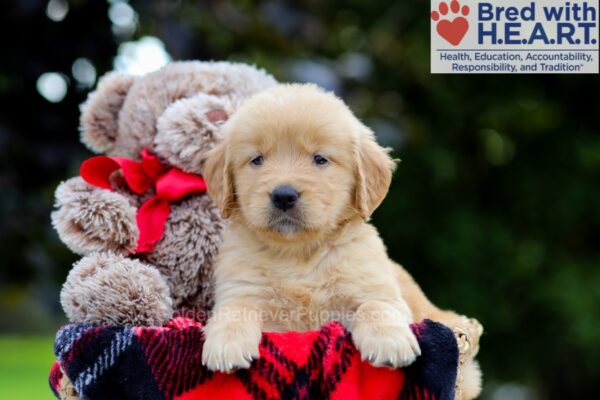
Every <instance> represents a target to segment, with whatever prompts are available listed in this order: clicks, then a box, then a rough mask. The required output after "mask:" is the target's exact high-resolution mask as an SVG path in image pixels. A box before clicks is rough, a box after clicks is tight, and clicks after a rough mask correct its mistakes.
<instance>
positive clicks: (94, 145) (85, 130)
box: [80, 72, 135, 153]
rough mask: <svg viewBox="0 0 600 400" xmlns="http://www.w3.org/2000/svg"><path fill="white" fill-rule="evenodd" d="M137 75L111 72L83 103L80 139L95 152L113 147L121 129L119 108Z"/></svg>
mask: <svg viewBox="0 0 600 400" xmlns="http://www.w3.org/2000/svg"><path fill="white" fill-rule="evenodd" d="M134 80H135V77H133V76H130V75H125V74H122V73H120V72H110V73H108V74H106V75H104V77H102V78H101V79H100V81H99V83H98V87H97V88H96V90H95V91H94V92H92V93H90V95H89V96H88V99H87V100H86V101H85V103H83V104H82V105H81V119H80V130H81V141H82V142H83V144H85V145H86V146H87V147H88V148H89V149H90V150H92V151H93V152H96V153H109V152H111V151H112V150H113V148H114V145H115V141H116V139H117V135H118V131H119V111H121V108H122V107H123V103H124V101H125V98H126V97H127V93H128V92H129V88H131V85H132V84H133V82H134Z"/></svg>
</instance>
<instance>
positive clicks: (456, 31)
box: [435, 17, 469, 46]
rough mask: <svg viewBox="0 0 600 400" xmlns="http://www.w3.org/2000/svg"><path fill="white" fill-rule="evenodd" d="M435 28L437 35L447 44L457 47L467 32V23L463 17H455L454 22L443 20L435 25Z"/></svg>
mask: <svg viewBox="0 0 600 400" xmlns="http://www.w3.org/2000/svg"><path fill="white" fill-rule="evenodd" d="M435 28H436V30H437V33H439V34H440V36H441V37H443V38H444V39H446V40H447V41H448V43H450V44H452V45H453V46H457V45H458V44H459V43H460V41H461V40H462V39H463V37H465V34H466V33H467V30H469V22H468V21H467V20H466V19H465V18H463V17H457V18H455V19H454V21H448V20H447V19H443V20H441V21H440V22H438V23H437V25H436V27H435Z"/></svg>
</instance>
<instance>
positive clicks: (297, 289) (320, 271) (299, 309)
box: [258, 254, 352, 331]
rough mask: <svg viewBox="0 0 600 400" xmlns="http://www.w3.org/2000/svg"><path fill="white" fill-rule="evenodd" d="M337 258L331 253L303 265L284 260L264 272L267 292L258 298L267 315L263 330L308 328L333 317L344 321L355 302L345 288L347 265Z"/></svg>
mask: <svg viewBox="0 0 600 400" xmlns="http://www.w3.org/2000/svg"><path fill="white" fill-rule="evenodd" d="M335 261H336V259H335V257H334V256H332V255H331V254H327V255H324V256H323V257H321V258H317V259H316V260H311V261H308V262H307V263H305V264H304V265H298V264H297V263H292V262H291V261H286V260H284V259H282V260H280V261H279V262H276V263H275V264H276V265H273V264H272V265H270V266H269V270H268V271H266V270H265V271H261V275H262V276H263V279H264V281H263V284H264V286H263V287H264V288H265V291H264V294H263V295H262V296H260V297H259V299H258V301H259V308H260V309H261V310H263V311H264V312H265V314H266V319H265V320H264V321H263V329H264V330H267V331H288V330H296V331H307V330H313V329H319V328H320V327H321V326H322V325H323V324H324V323H325V322H328V321H332V320H336V321H340V322H345V316H346V314H347V312H348V311H349V310H348V308H351V307H349V306H350V305H351V303H352V301H351V299H350V296H349V295H348V292H347V291H345V290H344V288H345V287H346V286H347V283H346V279H345V278H344V274H343V269H344V265H339V264H338V265H336V264H335ZM277 264H279V265H277Z"/></svg>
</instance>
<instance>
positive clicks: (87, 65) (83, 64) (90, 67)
mask: <svg viewBox="0 0 600 400" xmlns="http://www.w3.org/2000/svg"><path fill="white" fill-rule="evenodd" d="M71 73H72V74H73V78H75V80H76V81H77V83H79V84H80V85H81V86H84V87H92V86H94V83H95V82H96V68H95V67H94V64H92V62H91V61H90V60H88V59H87V58H78V59H77V60H75V62H74V63H73V66H72V67H71Z"/></svg>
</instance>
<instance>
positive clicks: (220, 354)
mask: <svg viewBox="0 0 600 400" xmlns="http://www.w3.org/2000/svg"><path fill="white" fill-rule="evenodd" d="M224 130H225V131H224V133H225V140H224V141H223V142H222V143H221V144H220V145H218V146H217V147H216V148H214V149H213V150H212V151H211V152H210V153H209V154H208V156H207V160H206V164H205V168H204V176H205V178H206V180H207V182H208V188H209V189H208V190H209V193H210V194H211V196H212V197H213V199H214V200H215V203H216V204H217V205H218V206H219V208H220V209H221V210H222V212H223V214H224V215H225V216H226V217H229V219H230V224H229V226H228V227H227V228H226V229H225V232H224V242H223V244H222V246H221V249H220V255H219V258H218V260H217V264H216V267H215V280H216V281H215V285H216V289H215V309H214V314H213V315H212V317H211V318H210V320H209V321H208V324H207V326H206V328H205V335H206V342H205V345H204V351H203V363H204V364H206V365H207V366H208V367H209V368H210V369H212V370H220V371H225V372H230V371H231V370H233V369H235V368H247V367H248V366H249V365H250V362H251V360H252V359H253V358H256V357H258V344H259V340H260V334H261V332H262V331H288V330H296V331H306V330H312V329H318V328H320V327H321V325H322V324H323V323H325V322H327V321H329V320H338V321H340V322H342V323H343V324H344V325H345V326H346V327H347V328H348V329H349V330H350V331H351V332H352V337H353V339H354V342H355V344H356V346H357V348H358V350H359V351H360V352H361V354H362V357H363V358H364V359H368V360H369V361H370V362H371V363H372V364H373V365H376V366H383V365H385V366H391V367H401V366H406V365H408V364H410V363H412V362H413V361H414V360H415V358H416V357H417V356H418V355H419V354H420V349H419V346H418V343H417V341H416V339H415V337H414V335H413V333H412V332H411V330H410V328H409V324H410V323H411V322H413V321H420V320H421V319H423V318H431V319H434V320H438V321H441V322H444V323H446V324H448V325H450V326H454V325H457V324H461V323H464V317H460V316H458V315H456V314H454V313H451V312H445V311H440V310H439V309H437V308H436V307H435V306H433V305H432V304H431V303H430V302H429V301H428V300H427V298H426V297H425V296H424V294H423V293H422V291H421V290H420V288H419V287H418V286H417V285H416V283H415V282H414V281H413V280H412V278H411V277H410V275H409V274H408V273H407V272H406V271H405V270H404V269H402V268H401V267H400V266H399V265H397V264H395V263H394V262H392V261H391V260H390V259H389V258H388V256H387V252H386V249H385V246H384V244H383V242H382V240H381V239H380V237H379V235H378V233H377V231H376V230H375V228H374V227H373V226H372V225H370V224H369V223H367V220H368V218H369V216H370V215H371V213H372V212H373V211H374V210H375V209H376V208H377V207H378V206H379V204H380V203H381V202H382V201H383V199H384V197H385V195H386V193H387V191H388V187H389V185H390V181H391V176H392V171H393V169H394V167H395V164H394V162H393V160H391V159H390V157H389V155H388V151H387V150H386V149H383V148H382V147H380V146H379V145H378V144H377V143H376V142H375V138H374V135H373V133H372V131H371V130H370V129H369V128H367V127H366V126H365V125H363V124H362V123H361V122H360V121H359V120H358V119H357V118H356V117H355V116H354V115H353V114H352V112H351V111H350V110H349V109H348V107H347V106H346V105H345V104H344V103H343V102H342V101H341V100H340V99H338V98H337V97H335V96H334V95H333V94H330V93H326V92H324V91H322V90H320V89H318V88H317V87H316V86H313V85H296V84H294V85H280V86H276V87H275V88H272V89H269V90H267V91H264V92H261V93H260V94H258V95H256V96H254V97H252V98H251V99H250V100H248V101H247V102H246V103H245V104H244V105H243V106H242V107H241V108H240V109H239V110H238V111H237V113H235V114H234V115H233V117H232V118H231V119H230V120H229V121H228V122H227V123H226V124H225V126H224ZM316 154H318V155H321V156H323V157H325V158H326V159H327V160H328V161H329V162H327V163H326V164H325V165H318V164H316V163H315V161H314V156H315V155H316ZM258 156H262V157H264V159H263V161H262V164H261V165H254V164H253V162H252V160H255V159H256V158H257V157H258ZM281 185H287V186H292V187H294V188H295V189H296V190H297V191H298V192H299V194H300V195H299V196H300V197H299V199H298V202H297V204H296V205H295V206H294V208H293V209H290V210H287V211H286V212H281V211H278V210H276V209H275V208H274V207H273V205H272V203H271V193H272V191H273V189H274V188H276V187H278V186H281Z"/></svg>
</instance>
